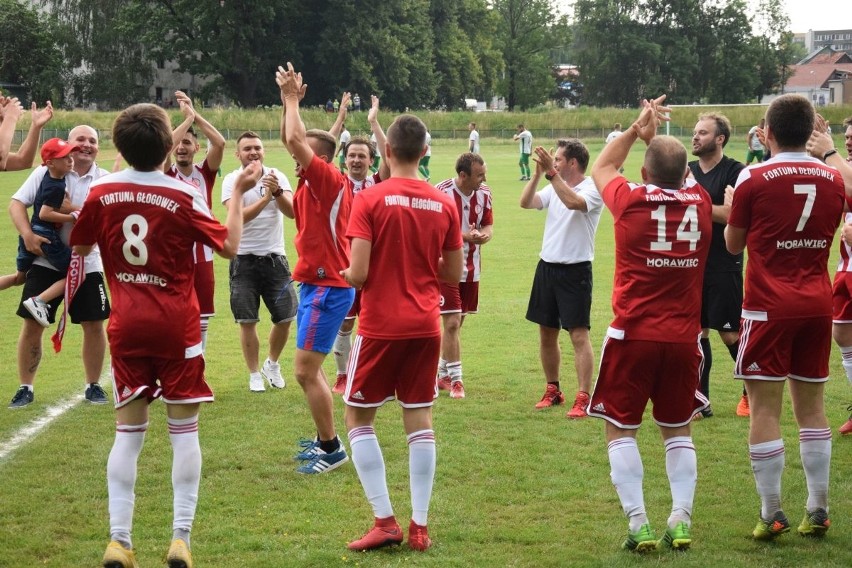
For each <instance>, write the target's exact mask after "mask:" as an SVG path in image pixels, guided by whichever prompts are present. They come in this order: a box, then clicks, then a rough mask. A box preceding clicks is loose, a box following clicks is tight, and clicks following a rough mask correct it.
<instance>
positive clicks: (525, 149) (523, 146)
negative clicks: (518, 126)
mask: <svg viewBox="0 0 852 568" xmlns="http://www.w3.org/2000/svg"><path fill="white" fill-rule="evenodd" d="M518 145H519V149H520V151H521V154H532V132H530V131H529V130H524V131H523V132H521V133H520V134H518Z"/></svg>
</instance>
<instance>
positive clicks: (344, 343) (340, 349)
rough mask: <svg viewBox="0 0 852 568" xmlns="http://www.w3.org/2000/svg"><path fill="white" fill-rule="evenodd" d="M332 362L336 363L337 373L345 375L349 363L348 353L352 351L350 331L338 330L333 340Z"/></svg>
mask: <svg viewBox="0 0 852 568" xmlns="http://www.w3.org/2000/svg"><path fill="white" fill-rule="evenodd" d="M332 351H333V352H334V362H335V363H336V364H337V374H338V375H345V374H346V370H347V366H348V365H349V354H350V353H351V352H352V331H351V330H350V331H338V332H337V339H335V340H334V347H333V348H332Z"/></svg>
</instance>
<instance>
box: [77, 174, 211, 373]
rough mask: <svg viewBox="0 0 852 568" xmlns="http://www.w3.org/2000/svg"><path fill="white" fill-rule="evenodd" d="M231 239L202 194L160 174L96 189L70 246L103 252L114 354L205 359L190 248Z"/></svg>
mask: <svg viewBox="0 0 852 568" xmlns="http://www.w3.org/2000/svg"><path fill="white" fill-rule="evenodd" d="M227 236H228V231H227V229H226V228H225V227H223V226H222V225H221V224H220V223H219V222H218V221H216V219H214V218H213V217H212V216H211V214H210V210H209V209H208V207H207V205H206V204H205V203H204V200H203V198H202V197H201V195H200V194H199V193H198V192H197V191H195V190H193V189H192V188H190V187H188V186H187V185H186V184H185V183H184V182H182V181H178V180H175V179H172V178H170V177H168V176H166V175H165V174H163V173H162V172H159V171H155V172H137V171H135V170H133V169H127V170H124V171H122V172H118V173H115V174H111V175H108V176H105V177H103V178H101V179H100V180H98V181H97V182H95V183H92V186H91V189H90V191H89V195H88V197H87V198H86V202H85V204H84V206H83V209H82V210H81V211H80V217H79V219H77V223H76V224H75V225H74V230H73V231H72V232H71V239H70V244H71V245H72V246H73V245H93V244H97V245H98V246H99V247H100V250H101V256H102V257H103V261H104V267H105V270H104V272H105V273H106V277H107V281H108V283H109V290H110V294H111V296H112V299H111V301H112V316H111V317H110V319H109V327H108V330H107V331H108V333H109V345H110V351H111V352H112V353H113V354H114V355H116V356H120V357H159V358H163V359H185V358H187V359H188V358H191V357H194V356H197V355H199V354H200V353H201V329H200V325H199V309H198V300H197V299H196V297H195V291H194V290H193V275H194V273H195V271H194V266H193V258H192V248H193V244H194V243H196V242H200V243H204V244H207V245H209V246H211V247H213V248H214V249H216V250H222V247H223V246H224V242H225V239H226V238H227Z"/></svg>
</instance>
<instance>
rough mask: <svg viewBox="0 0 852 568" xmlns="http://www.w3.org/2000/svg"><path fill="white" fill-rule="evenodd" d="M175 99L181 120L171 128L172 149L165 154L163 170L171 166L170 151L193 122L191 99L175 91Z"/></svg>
mask: <svg viewBox="0 0 852 568" xmlns="http://www.w3.org/2000/svg"><path fill="white" fill-rule="evenodd" d="M175 100H176V101H177V103H178V107H179V108H180V112H181V114H183V122H181V123H180V124H178V125H177V126H176V127H175V129H174V130H172V149H171V150H170V151H169V153H168V154H166V161H165V162H164V163H163V171H164V172H167V171H169V168H171V167H172V151H174V149H175V148H177V146H178V144H180V141H181V140H183V137H184V136H186V133H187V132H189V129H190V128H192V124H193V123H194V122H195V110H194V109H193V108H192V100H191V99H190V98H189V97H188V96H186V93H184V92H183V91H175ZM216 169H218V168H216Z"/></svg>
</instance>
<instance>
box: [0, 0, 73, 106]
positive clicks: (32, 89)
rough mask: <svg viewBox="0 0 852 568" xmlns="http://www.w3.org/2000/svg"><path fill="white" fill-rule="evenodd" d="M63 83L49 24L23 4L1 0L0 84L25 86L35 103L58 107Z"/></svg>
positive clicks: (61, 65) (60, 59)
mask: <svg viewBox="0 0 852 568" xmlns="http://www.w3.org/2000/svg"><path fill="white" fill-rule="evenodd" d="M63 79H64V76H63V62H62V53H61V52H60V51H59V49H58V48H57V47H56V45H55V44H54V41H53V33H52V30H51V27H50V24H49V23H48V22H47V21H45V19H44V18H41V17H39V15H38V13H37V12H36V11H35V10H33V9H32V8H31V7H30V6H28V5H26V4H25V3H23V2H19V1H17V0H0V82H7V83H13V84H18V85H23V87H24V88H25V89H26V90H27V93H28V95H29V96H30V98H31V99H32V100H35V101H45V100H48V99H50V100H52V101H55V102H56V103H57V104H58V103H59V102H60V101H61V96H62V85H63Z"/></svg>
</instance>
